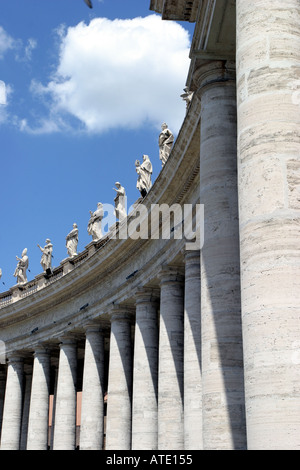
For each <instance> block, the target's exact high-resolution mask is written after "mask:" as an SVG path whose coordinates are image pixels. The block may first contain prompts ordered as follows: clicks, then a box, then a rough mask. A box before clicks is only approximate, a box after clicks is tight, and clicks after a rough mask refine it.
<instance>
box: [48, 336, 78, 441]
mask: <svg viewBox="0 0 300 470" xmlns="http://www.w3.org/2000/svg"><path fill="white" fill-rule="evenodd" d="M76 373H77V345H76V341H75V340H74V339H73V338H63V339H62V342H61V343H60V353H59V364H58V380H57V394H56V402H55V426H54V439H53V450H74V449H75V445H76V442H75V439H76Z"/></svg>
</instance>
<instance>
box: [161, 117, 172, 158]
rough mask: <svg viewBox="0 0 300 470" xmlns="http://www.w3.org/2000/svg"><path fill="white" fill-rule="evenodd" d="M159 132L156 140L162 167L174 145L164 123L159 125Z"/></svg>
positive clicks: (170, 133)
mask: <svg viewBox="0 0 300 470" xmlns="http://www.w3.org/2000/svg"><path fill="white" fill-rule="evenodd" d="M161 130H162V131H161V133H160V135H159V139H158V145H159V159H160V160H161V163H162V166H164V165H165V163H166V161H167V160H168V158H169V155H170V152H171V149H172V146H173V143H174V136H173V134H172V132H171V131H170V129H168V126H167V124H166V123H165V122H164V123H163V124H162V125H161Z"/></svg>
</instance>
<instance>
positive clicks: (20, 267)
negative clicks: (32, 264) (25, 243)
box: [14, 248, 29, 285]
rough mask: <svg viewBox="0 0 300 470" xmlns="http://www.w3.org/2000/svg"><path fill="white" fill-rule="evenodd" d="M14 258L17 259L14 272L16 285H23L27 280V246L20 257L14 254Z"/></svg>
mask: <svg viewBox="0 0 300 470" xmlns="http://www.w3.org/2000/svg"><path fill="white" fill-rule="evenodd" d="M16 259H17V260H18V264H17V267H16V269H15V272H14V277H16V278H17V284H18V285H23V284H26V282H27V273H26V271H27V269H28V265H29V260H28V256H27V248H25V249H24V250H23V251H22V258H19V257H18V256H16Z"/></svg>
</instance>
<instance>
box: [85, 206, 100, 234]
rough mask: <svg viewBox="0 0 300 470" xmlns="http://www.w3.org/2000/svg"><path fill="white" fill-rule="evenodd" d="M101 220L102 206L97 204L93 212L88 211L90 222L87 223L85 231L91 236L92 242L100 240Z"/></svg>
mask: <svg viewBox="0 0 300 470" xmlns="http://www.w3.org/2000/svg"><path fill="white" fill-rule="evenodd" d="M102 219H103V204H102V203H101V202H98V204H97V209H96V210H95V212H92V211H90V220H89V223H88V227H87V231H88V234H89V235H91V236H92V238H93V241H96V240H100V238H102V236H103V235H102Z"/></svg>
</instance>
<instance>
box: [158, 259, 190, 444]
mask: <svg viewBox="0 0 300 470" xmlns="http://www.w3.org/2000/svg"><path fill="white" fill-rule="evenodd" d="M159 277H160V285H161V296H160V329H159V367H158V370H159V378H158V449H159V450H165V449H173V450H178V449H183V448H184V437H183V311H184V278H183V275H182V274H181V273H180V272H178V271H177V270H176V269H169V268H164V269H163V270H162V271H161V273H160V275H159Z"/></svg>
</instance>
